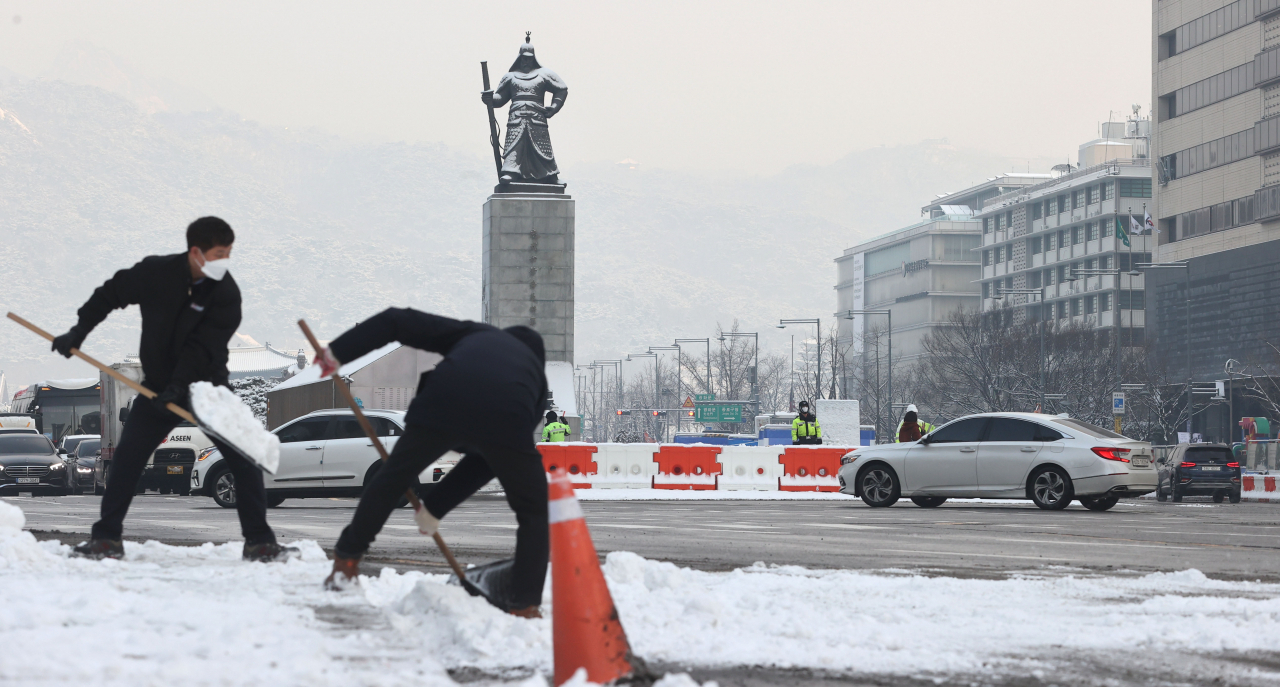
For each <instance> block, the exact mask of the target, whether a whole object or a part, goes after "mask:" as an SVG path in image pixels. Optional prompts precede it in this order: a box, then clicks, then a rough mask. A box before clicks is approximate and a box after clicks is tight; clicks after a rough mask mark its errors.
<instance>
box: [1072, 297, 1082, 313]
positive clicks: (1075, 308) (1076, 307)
mask: <svg viewBox="0 0 1280 687" xmlns="http://www.w3.org/2000/svg"><path fill="white" fill-rule="evenodd" d="M1079 315H1080V299H1079V298H1072V299H1071V316H1072V317H1077V316H1079Z"/></svg>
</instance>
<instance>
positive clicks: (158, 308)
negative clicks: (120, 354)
mask: <svg viewBox="0 0 1280 687" xmlns="http://www.w3.org/2000/svg"><path fill="white" fill-rule="evenodd" d="M135 303H136V304H137V305H138V307H139V309H140V310H141V311H142V340H141V342H140V343H139V344H138V356H139V357H140V358H141V359H142V373H143V375H144V377H145V379H144V380H143V384H145V385H146V386H147V388H149V389H151V390H152V391H156V392H161V391H164V389H165V387H167V386H169V385H170V384H179V385H182V386H184V387H185V386H186V385H188V384H190V383H192V382H213V383H215V384H222V385H226V383H227V342H228V341H230V340H231V336H232V335H233V334H235V333H236V328H237V327H239V326H240V288H239V287H238V286H236V281H235V279H232V278H231V275H230V274H228V275H226V276H225V277H223V278H222V281H214V280H212V279H207V278H206V279H205V280H203V281H201V282H200V283H199V284H192V283H191V267H190V266H189V264H188V263H187V254H186V253H177V254H175V255H152V256H148V257H145V258H143V259H142V261H141V262H139V263H138V264H136V265H134V266H133V267H130V268H129V269H126V270H120V271H119V272H116V273H115V276H113V277H111V278H110V279H108V280H107V282H106V283H105V284H103V285H102V286H99V287H98V288H97V289H95V290H94V292H93V295H92V296H90V297H89V300H88V301H87V302H86V303H85V304H84V306H83V307H81V308H80V310H79V311H78V312H77V314H78V315H79V316H80V322H79V324H78V325H77V326H78V327H79V328H80V330H81V331H82V332H84V333H85V334H86V335H87V334H88V333H89V332H90V331H92V330H93V328H94V327H96V326H98V323H99V322H101V321H103V320H105V319H106V318H107V315H109V314H110V313H111V311H112V310H115V309H117V308H125V307H128V306H130V305H133V304H135Z"/></svg>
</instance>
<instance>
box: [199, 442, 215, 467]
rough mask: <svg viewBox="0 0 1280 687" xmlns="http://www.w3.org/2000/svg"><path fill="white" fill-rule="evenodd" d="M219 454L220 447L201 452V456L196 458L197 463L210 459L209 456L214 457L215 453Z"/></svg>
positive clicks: (211, 447)
mask: <svg viewBox="0 0 1280 687" xmlns="http://www.w3.org/2000/svg"><path fill="white" fill-rule="evenodd" d="M217 452H218V447H217V446H210V447H209V448H206V449H204V450H203V451H201V452H200V455H199V456H198V457H197V458H196V462H197V463H198V462H200V461H202V460H204V459H205V458H208V457H209V456H212V455H213V454H215V453H217Z"/></svg>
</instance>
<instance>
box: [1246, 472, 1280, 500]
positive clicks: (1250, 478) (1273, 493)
mask: <svg viewBox="0 0 1280 687" xmlns="http://www.w3.org/2000/svg"><path fill="white" fill-rule="evenodd" d="M1240 500H1241V501H1254V502H1261V503H1280V491H1277V490H1276V478H1275V477H1272V476H1267V475H1244V476H1243V477H1242V478H1241V480H1240Z"/></svg>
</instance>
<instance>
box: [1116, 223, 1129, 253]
mask: <svg viewBox="0 0 1280 687" xmlns="http://www.w3.org/2000/svg"><path fill="white" fill-rule="evenodd" d="M1116 238H1118V239H1120V240H1121V241H1124V245H1126V246H1128V245H1129V234H1128V232H1126V231H1125V230H1124V220H1122V219H1120V216H1119V215H1117V216H1116Z"/></svg>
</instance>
